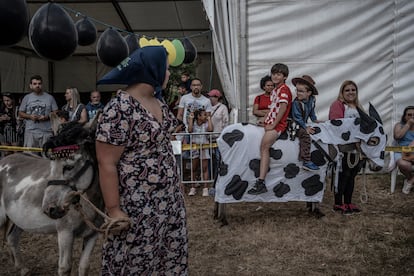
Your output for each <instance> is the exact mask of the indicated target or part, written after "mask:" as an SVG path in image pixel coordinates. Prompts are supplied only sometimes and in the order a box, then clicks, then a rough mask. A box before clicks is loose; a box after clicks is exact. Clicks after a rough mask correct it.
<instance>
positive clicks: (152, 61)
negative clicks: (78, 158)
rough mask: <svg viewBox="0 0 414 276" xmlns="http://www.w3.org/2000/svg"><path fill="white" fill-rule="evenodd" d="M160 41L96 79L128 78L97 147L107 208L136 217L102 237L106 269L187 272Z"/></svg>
mask: <svg viewBox="0 0 414 276" xmlns="http://www.w3.org/2000/svg"><path fill="white" fill-rule="evenodd" d="M167 64H168V63H167V51H166V50H165V48H164V47H162V46H146V47H144V48H140V49H138V50H136V51H134V52H133V53H132V55H131V56H129V57H128V58H126V59H125V60H124V61H123V63H122V66H119V68H120V69H118V68H115V69H113V70H112V71H110V72H109V73H108V74H107V75H105V76H104V77H103V79H101V80H100V81H99V82H98V84H125V85H127V88H126V91H120V92H119V93H117V95H116V96H115V97H114V98H113V99H111V100H110V102H109V103H108V104H107V105H106V106H105V108H104V112H103V115H102V117H101V118H100V122H99V124H98V128H97V132H96V134H97V138H96V139H97V142H96V153H97V158H98V164H99V181H100V186H101V190H102V195H103V199H104V202H105V208H106V211H107V213H108V215H109V216H110V217H111V218H120V219H122V218H125V217H129V218H130V219H131V225H130V227H129V229H126V230H123V231H121V232H120V233H111V234H110V235H109V236H108V239H107V240H106V241H105V242H104V245H103V253H102V271H101V275H188V268H187V261H188V248H187V227H186V211H185V205H184V197H183V194H182V192H181V189H180V185H179V183H180V182H179V178H178V170H177V164H176V160H175V157H174V153H173V149H172V146H171V136H172V133H173V131H174V129H175V128H176V127H177V125H178V121H177V119H176V118H175V117H174V115H173V114H172V113H171V111H170V110H169V109H168V106H167V105H166V104H165V103H164V101H162V100H159V97H160V94H161V90H162V89H165V87H166V86H167V82H168V79H169V76H170V72H169V71H168V65H167Z"/></svg>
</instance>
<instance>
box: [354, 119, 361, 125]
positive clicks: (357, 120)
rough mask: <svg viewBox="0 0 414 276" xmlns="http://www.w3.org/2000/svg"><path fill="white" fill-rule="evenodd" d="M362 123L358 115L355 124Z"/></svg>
mask: <svg viewBox="0 0 414 276" xmlns="http://www.w3.org/2000/svg"><path fill="white" fill-rule="evenodd" d="M360 124H361V118H359V117H356V118H355V120H354V125H356V126H357V125H360Z"/></svg>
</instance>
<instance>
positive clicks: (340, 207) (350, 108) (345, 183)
mask: <svg viewBox="0 0 414 276" xmlns="http://www.w3.org/2000/svg"><path fill="white" fill-rule="evenodd" d="M357 108H360V109H362V107H361V105H360V104H359V99H358V86H357V85H356V83H355V82H354V81H352V80H346V81H344V82H343V83H342V85H341V88H340V89H339V94H338V98H337V99H336V101H334V102H333V103H332V104H331V107H330V108H329V120H335V119H342V118H357V117H359V113H358V110H357ZM345 146H347V145H345ZM342 151H343V154H344V156H343V158H342V163H341V164H342V166H341V168H342V170H341V171H340V172H339V176H338V188H337V190H336V191H335V205H334V206H333V210H334V211H340V212H342V214H344V215H349V214H352V213H358V212H360V211H361V210H360V209H359V208H358V207H357V206H356V205H355V204H353V203H352V194H353V193H354V186H355V177H356V176H357V174H358V172H359V170H360V169H361V166H362V164H363V162H362V161H360V158H359V155H358V154H357V153H355V152H352V151H354V150H353V149H352V150H351V149H347V148H346V147H342ZM350 164H352V166H351V165H350Z"/></svg>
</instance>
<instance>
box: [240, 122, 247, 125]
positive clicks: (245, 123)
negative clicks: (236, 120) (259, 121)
mask: <svg viewBox="0 0 414 276" xmlns="http://www.w3.org/2000/svg"><path fill="white" fill-rule="evenodd" d="M241 124H242V126H247V125H248V124H249V123H248V122H242V123H241Z"/></svg>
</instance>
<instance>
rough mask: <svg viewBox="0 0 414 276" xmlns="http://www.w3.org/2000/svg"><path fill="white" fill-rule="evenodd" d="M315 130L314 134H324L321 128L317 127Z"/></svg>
mask: <svg viewBox="0 0 414 276" xmlns="http://www.w3.org/2000/svg"><path fill="white" fill-rule="evenodd" d="M313 130H314V131H315V133H314V134H318V133H321V132H322V130H321V128H320V127H317V126H315V127H313Z"/></svg>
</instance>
